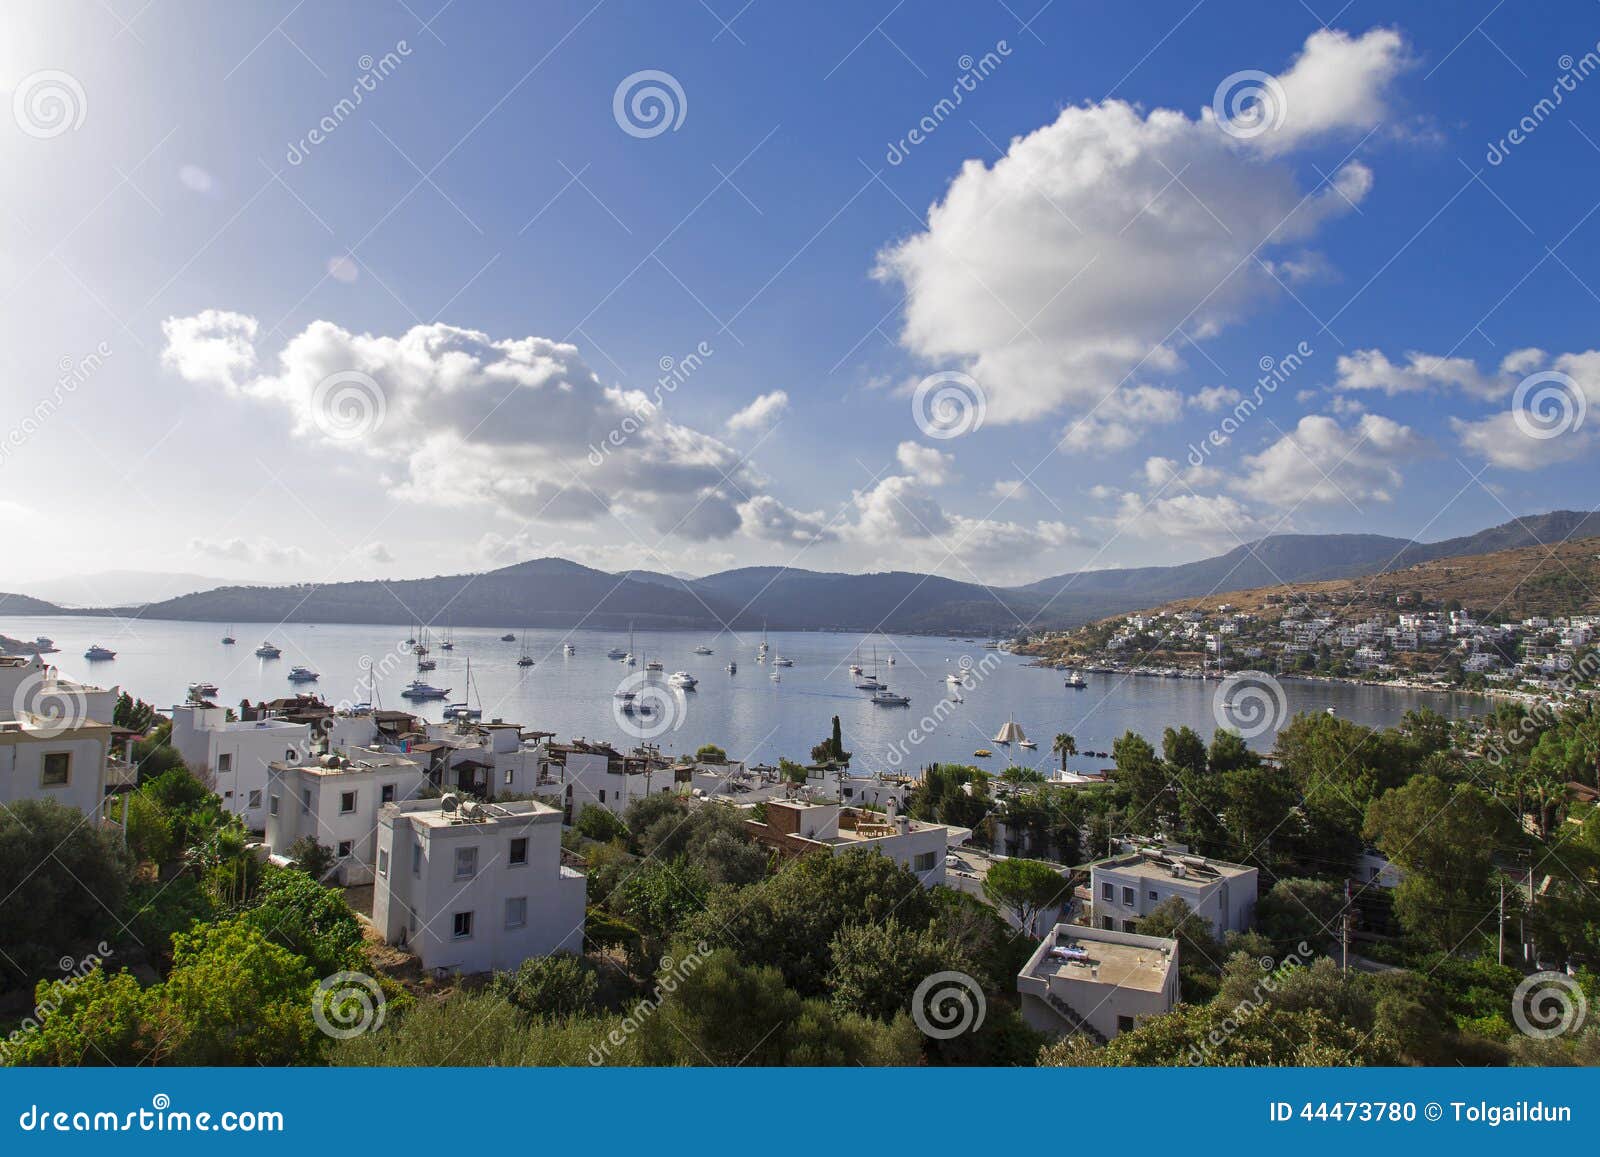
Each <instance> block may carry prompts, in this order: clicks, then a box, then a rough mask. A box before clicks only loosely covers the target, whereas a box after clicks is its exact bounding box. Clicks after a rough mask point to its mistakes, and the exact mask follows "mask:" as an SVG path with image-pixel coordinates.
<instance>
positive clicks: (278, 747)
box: [172, 704, 311, 831]
mask: <svg viewBox="0 0 1600 1157" xmlns="http://www.w3.org/2000/svg"><path fill="white" fill-rule="evenodd" d="M172 746H173V747H175V748H177V750H178V754H179V755H181V756H183V762H184V763H186V764H187V765H188V766H189V770H190V771H192V772H194V773H195V774H196V775H197V776H199V777H200V778H201V779H202V780H203V781H205V782H207V783H210V784H211V785H212V788H213V789H214V790H215V791H216V793H217V794H218V795H219V796H221V797H222V806H223V807H225V808H227V809H228V810H229V811H231V812H233V813H234V814H235V815H237V816H239V817H240V818H241V819H243V820H244V823H245V826H246V827H248V828H250V829H251V830H252V831H261V830H263V829H264V828H265V826H266V822H267V811H266V791H267V777H268V771H267V769H268V766H269V765H270V764H272V763H273V762H274V761H278V762H282V763H299V762H301V761H303V760H305V759H308V758H310V756H311V726H310V725H309V724H306V723H290V722H288V721H286V720H283V719H256V720H250V721H248V722H241V721H238V720H234V721H231V722H230V721H229V719H228V709H227V708H225V707H214V706H210V705H204V706H196V705H193V704H183V705H180V706H177V707H174V708H173V709H172Z"/></svg>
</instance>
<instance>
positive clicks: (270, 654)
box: [256, 643, 283, 659]
mask: <svg viewBox="0 0 1600 1157" xmlns="http://www.w3.org/2000/svg"><path fill="white" fill-rule="evenodd" d="M282 655H283V648H281V647H275V646H273V645H272V644H271V643H262V644H261V646H259V647H257V648H256V658H258V659H277V658H280V657H281V656H282Z"/></svg>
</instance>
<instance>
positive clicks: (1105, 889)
mask: <svg viewBox="0 0 1600 1157" xmlns="http://www.w3.org/2000/svg"><path fill="white" fill-rule="evenodd" d="M1100 898H1101V899H1102V900H1104V901H1106V902H1107V903H1110V902H1111V901H1112V900H1115V899H1116V898H1117V889H1116V887H1115V885H1112V884H1101V885H1100Z"/></svg>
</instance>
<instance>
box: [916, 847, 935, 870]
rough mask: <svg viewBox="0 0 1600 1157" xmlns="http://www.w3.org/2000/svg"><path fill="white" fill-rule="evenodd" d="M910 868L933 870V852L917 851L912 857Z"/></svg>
mask: <svg viewBox="0 0 1600 1157" xmlns="http://www.w3.org/2000/svg"><path fill="white" fill-rule="evenodd" d="M911 870H912V871H913V872H931V871H933V853H932V852H918V853H917V854H916V856H915V858H913V859H912V861H911Z"/></svg>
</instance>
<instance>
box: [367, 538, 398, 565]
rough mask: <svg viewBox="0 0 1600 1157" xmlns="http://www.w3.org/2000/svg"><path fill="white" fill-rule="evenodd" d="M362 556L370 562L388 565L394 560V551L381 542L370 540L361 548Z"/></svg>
mask: <svg viewBox="0 0 1600 1157" xmlns="http://www.w3.org/2000/svg"><path fill="white" fill-rule="evenodd" d="M361 557H362V558H364V559H366V561H368V562H371V563H377V564H378V565H380V566H387V565H388V564H389V563H391V562H393V561H394V552H393V551H391V550H390V549H389V548H388V547H387V546H386V545H384V544H383V543H381V542H369V543H367V545H366V546H364V547H362V548H361Z"/></svg>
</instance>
